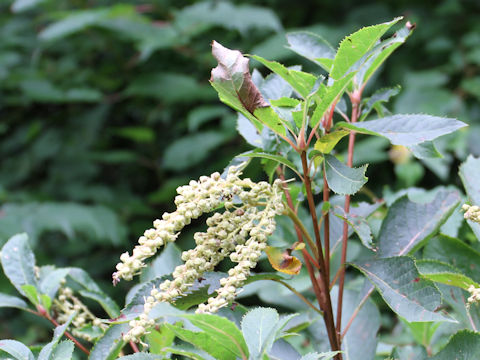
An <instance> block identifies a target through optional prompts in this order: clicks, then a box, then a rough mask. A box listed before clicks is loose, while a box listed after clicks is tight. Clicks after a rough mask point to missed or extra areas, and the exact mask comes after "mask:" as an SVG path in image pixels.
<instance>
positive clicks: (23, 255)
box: [0, 234, 38, 295]
mask: <svg viewBox="0 0 480 360" xmlns="http://www.w3.org/2000/svg"><path fill="white" fill-rule="evenodd" d="M0 256H1V261H2V267H3V272H4V273H5V275H6V276H7V278H8V279H9V280H10V282H11V283H12V284H13V286H15V288H16V289H17V290H18V291H19V292H20V294H22V295H25V292H24V290H23V289H22V286H24V285H32V286H33V287H35V288H36V287H37V286H38V284H37V278H36V277H35V269H34V267H35V255H33V252H32V249H31V248H30V245H29V244H28V236H27V234H18V235H14V236H12V237H11V238H10V239H9V240H8V241H7V243H6V244H5V245H3V247H2V250H1V252H0Z"/></svg>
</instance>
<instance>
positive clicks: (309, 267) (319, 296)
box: [277, 167, 324, 310]
mask: <svg viewBox="0 0 480 360" xmlns="http://www.w3.org/2000/svg"><path fill="white" fill-rule="evenodd" d="M277 174H278V176H279V177H280V179H281V180H282V181H285V176H284V175H283V172H282V170H281V168H280V167H279V168H277ZM283 192H284V194H285V198H286V199H287V204H288V207H289V208H290V209H292V211H294V212H296V211H295V206H294V205H293V201H292V196H291V195H290V191H288V187H287V186H286V184H285V182H284V183H283ZM295 232H296V233H297V239H298V241H300V242H304V241H303V235H302V232H301V230H300V229H299V228H298V226H297V225H296V224H295ZM302 255H303V258H304V261H305V266H306V267H307V271H308V275H309V276H310V281H311V282H312V286H313V292H314V293H315V297H316V298H317V301H318V305H319V306H320V309H321V310H323V309H324V305H323V301H322V293H321V291H320V288H319V287H318V284H317V281H316V279H315V270H314V269H313V268H312V265H311V263H310V262H309V261H308V259H311V260H313V259H312V258H311V256H310V254H309V253H308V251H307V250H306V249H302ZM315 264H316V265H317V266H318V267H319V265H318V263H316V262H315Z"/></svg>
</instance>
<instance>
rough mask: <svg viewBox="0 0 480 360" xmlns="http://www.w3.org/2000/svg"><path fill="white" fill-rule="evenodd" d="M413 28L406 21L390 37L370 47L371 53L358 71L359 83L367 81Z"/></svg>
mask: <svg viewBox="0 0 480 360" xmlns="http://www.w3.org/2000/svg"><path fill="white" fill-rule="evenodd" d="M414 28H415V26H414V25H411V24H410V23H407V24H405V26H404V27H403V28H402V29H400V30H399V31H397V32H395V34H394V35H393V36H392V37H391V38H389V39H387V40H385V41H382V42H380V43H379V44H377V45H376V46H375V47H374V48H373V49H372V51H371V52H372V54H369V59H368V60H367V61H366V63H365V64H364V66H363V67H364V68H365V69H364V70H362V71H360V72H361V74H360V79H359V83H360V84H366V83H367V82H368V80H369V79H370V78H371V77H372V75H373V74H374V73H375V71H377V70H378V68H379V67H380V66H381V65H382V64H383V63H384V62H385V60H387V58H388V57H389V56H390V55H391V54H392V53H393V52H394V51H395V50H396V49H397V48H398V47H399V46H400V45H402V44H403V43H404V42H405V41H406V40H407V39H408V37H409V36H410V35H411V34H412V31H413V29H414Z"/></svg>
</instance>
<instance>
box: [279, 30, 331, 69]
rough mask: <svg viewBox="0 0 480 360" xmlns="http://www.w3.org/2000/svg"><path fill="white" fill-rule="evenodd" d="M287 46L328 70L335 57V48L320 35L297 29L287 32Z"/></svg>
mask: <svg viewBox="0 0 480 360" xmlns="http://www.w3.org/2000/svg"><path fill="white" fill-rule="evenodd" d="M287 42H288V48H289V49H290V50H292V51H294V52H296V53H297V54H299V55H301V56H303V57H305V58H307V59H308V60H310V61H313V62H314V63H316V64H317V65H319V66H321V67H322V68H323V69H325V70H326V71H330V68H331V67H332V64H333V59H334V58H335V53H336V51H335V49H334V48H333V46H332V45H330V44H329V43H328V41H326V40H325V39H324V38H322V37H321V36H320V35H317V34H314V33H311V32H308V31H298V32H292V33H288V34H287Z"/></svg>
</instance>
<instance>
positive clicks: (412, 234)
mask: <svg viewBox="0 0 480 360" xmlns="http://www.w3.org/2000/svg"><path fill="white" fill-rule="evenodd" d="M459 201H460V195H459V193H458V192H457V191H452V190H440V191H438V192H437V193H436V195H435V197H434V198H433V199H432V200H431V201H430V202H427V203H417V202H413V201H410V200H409V198H408V197H407V196H403V197H401V198H399V199H398V200H396V201H395V202H394V203H393V204H392V205H391V206H390V209H389V210H388V214H387V216H386V217H385V219H384V220H383V223H382V227H381V228H380V234H379V236H378V241H377V243H378V247H379V256H380V257H390V256H398V255H407V254H410V253H412V252H414V251H416V250H417V249H419V248H420V247H421V246H422V245H424V244H425V243H426V241H428V239H430V238H431V237H432V236H433V235H434V234H435V233H436V232H437V231H438V229H439V228H440V226H442V224H443V223H445V221H446V220H447V219H448V217H449V216H450V215H451V213H452V212H453V210H454V209H455V208H456V207H457V205H458V203H459Z"/></svg>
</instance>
